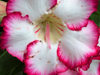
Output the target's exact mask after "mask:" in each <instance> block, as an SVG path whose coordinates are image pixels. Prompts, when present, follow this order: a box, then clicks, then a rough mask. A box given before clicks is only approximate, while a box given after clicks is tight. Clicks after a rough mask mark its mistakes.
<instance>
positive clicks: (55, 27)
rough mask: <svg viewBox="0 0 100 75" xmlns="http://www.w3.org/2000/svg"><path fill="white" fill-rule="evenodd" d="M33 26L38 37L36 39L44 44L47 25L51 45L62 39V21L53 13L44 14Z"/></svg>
mask: <svg viewBox="0 0 100 75" xmlns="http://www.w3.org/2000/svg"><path fill="white" fill-rule="evenodd" d="M34 24H35V25H36V26H35V29H36V31H35V33H36V34H37V35H38V37H39V38H40V39H41V40H42V41H45V42H46V38H45V35H46V32H47V30H46V27H47V25H49V27H50V42H51V43H57V42H59V40H60V38H61V37H62V34H63V30H64V28H65V26H64V24H63V22H62V20H61V19H60V18H59V17H57V16H56V15H55V14H53V13H49V14H44V15H43V16H42V17H40V19H38V20H36V21H35V23H34Z"/></svg>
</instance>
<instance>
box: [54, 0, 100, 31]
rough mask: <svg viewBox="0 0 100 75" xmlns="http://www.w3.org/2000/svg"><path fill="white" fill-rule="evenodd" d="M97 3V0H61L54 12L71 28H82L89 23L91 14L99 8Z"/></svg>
mask: <svg viewBox="0 0 100 75" xmlns="http://www.w3.org/2000/svg"><path fill="white" fill-rule="evenodd" d="M97 3H98V1H97V0H61V1H60V3H59V4H58V7H57V8H56V10H55V11H54V13H55V14H56V15H57V16H59V17H60V18H62V19H63V20H64V21H65V22H66V24H67V26H68V28H70V29H71V30H77V29H78V30H80V29H81V28H82V27H84V26H86V25H87V22H88V20H87V19H88V18H89V16H90V15H91V14H92V13H93V12H94V11H96V10H97Z"/></svg>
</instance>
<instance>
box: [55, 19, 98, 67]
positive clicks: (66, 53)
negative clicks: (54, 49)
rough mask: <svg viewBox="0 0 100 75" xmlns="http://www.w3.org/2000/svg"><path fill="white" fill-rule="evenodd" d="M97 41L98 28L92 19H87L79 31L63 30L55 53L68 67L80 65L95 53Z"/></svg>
mask: <svg viewBox="0 0 100 75" xmlns="http://www.w3.org/2000/svg"><path fill="white" fill-rule="evenodd" d="M97 43H98V28H97V26H96V24H95V23H94V22H93V21H89V22H88V25H87V27H84V28H83V29H82V30H81V31H71V30H69V29H66V30H65V32H64V35H63V37H62V40H61V43H60V44H59V48H58V53H57V55H58V57H59V59H60V60H61V61H62V62H63V63H64V64H66V65H67V66H69V67H70V68H73V67H77V66H81V65H83V64H86V63H87V62H88V59H89V57H91V56H93V55H95V54H97V49H96V46H97Z"/></svg>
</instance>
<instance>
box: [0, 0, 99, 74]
mask: <svg viewBox="0 0 100 75" xmlns="http://www.w3.org/2000/svg"><path fill="white" fill-rule="evenodd" d="M96 10H97V0H9V1H8V3H7V16H6V17H4V18H3V20H2V24H1V26H3V28H4V33H3V34H2V36H1V41H0V42H1V44H0V47H1V48H3V49H5V48H6V50H7V51H8V52H9V53H10V54H11V55H12V56H14V57H17V58H18V59H19V60H21V61H22V62H24V63H25V73H27V74H28V75H56V74H57V73H60V72H64V71H66V70H67V69H68V68H70V69H73V68H77V67H81V66H82V65H85V64H87V63H88V62H89V59H90V58H91V57H92V56H95V55H97V53H98V50H97V43H98V37H99V35H98V28H97V26H96V24H95V23H94V22H93V21H91V20H89V19H88V18H89V16H90V15H91V14H92V13H93V12H95V11H96Z"/></svg>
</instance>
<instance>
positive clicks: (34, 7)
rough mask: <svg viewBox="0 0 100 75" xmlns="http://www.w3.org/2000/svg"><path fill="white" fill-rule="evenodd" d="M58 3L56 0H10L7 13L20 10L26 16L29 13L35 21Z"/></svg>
mask: <svg viewBox="0 0 100 75" xmlns="http://www.w3.org/2000/svg"><path fill="white" fill-rule="evenodd" d="M56 3H57V1H56V0H9V1H8V5H7V13H8V14H9V13H12V12H16V11H20V12H21V13H22V14H23V15H24V16H25V15H29V17H30V19H31V21H34V20H36V19H38V18H39V17H41V15H43V14H45V13H46V12H47V10H48V9H50V8H52V7H53V6H54V5H55V4H56Z"/></svg>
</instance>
